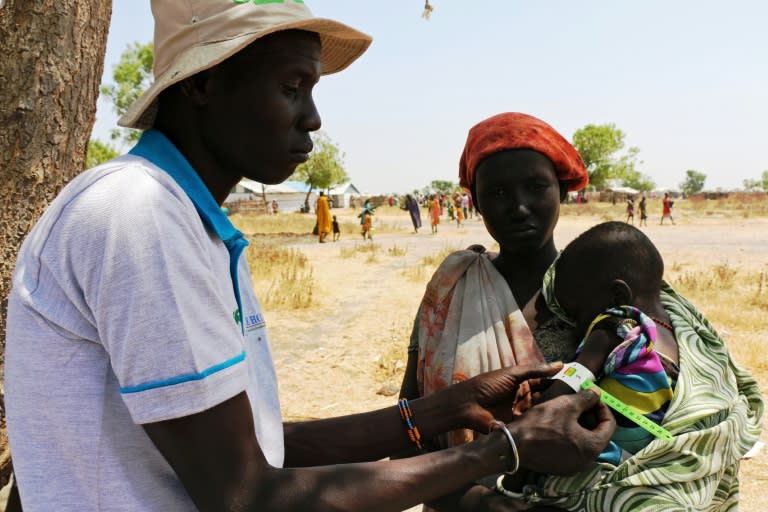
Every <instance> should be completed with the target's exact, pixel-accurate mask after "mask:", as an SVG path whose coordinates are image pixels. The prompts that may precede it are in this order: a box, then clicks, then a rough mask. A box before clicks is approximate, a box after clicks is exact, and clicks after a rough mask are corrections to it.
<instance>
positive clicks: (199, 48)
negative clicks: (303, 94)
mask: <svg viewBox="0 0 768 512" xmlns="http://www.w3.org/2000/svg"><path fill="white" fill-rule="evenodd" d="M285 30H306V31H308V32H315V33H317V34H318V35H319V36H320V45H321V50H320V65H321V69H322V74H323V75H329V74H331V73H336V72H338V71H341V70H342V69H344V68H346V67H347V66H349V65H350V64H352V63H353V62H354V61H355V60H357V58H358V57H360V56H361V55H362V54H363V53H365V51H366V50H367V49H368V47H369V46H370V45H371V41H372V40H373V39H372V38H371V36H369V35H367V34H365V33H363V32H360V31H358V30H355V29H353V28H352V27H350V26H347V25H345V24H343V23H339V22H338V21H334V20H329V19H325V18H310V19H306V20H299V21H295V22H291V23H285V24H282V25H276V26H274V27H271V28H270V29H269V30H262V31H259V32H255V33H251V34H244V35H241V36H239V37H235V38H232V39H226V40H222V41H216V42H215V43H206V44H201V45H196V46H193V47H191V48H189V49H188V50H186V51H185V52H183V53H182V54H180V55H179V56H178V58H176V59H175V61H174V64H173V66H171V67H170V68H169V69H167V70H166V71H165V72H163V73H162V74H161V75H160V76H157V77H155V81H154V82H153V83H152V85H151V86H150V87H149V88H148V89H147V90H146V91H144V94H142V95H141V96H140V97H139V98H138V99H137V100H136V101H134V102H133V103H132V104H131V105H130V107H128V110H126V112H125V114H123V116H122V117H121V118H120V120H119V121H118V122H117V124H118V125H119V126H123V127H126V128H136V129H139V130H146V129H149V128H152V126H153V125H154V122H155V116H156V115H157V96H158V95H159V94H160V93H161V92H162V91H164V90H165V89H167V88H168V87H170V86H171V85H173V84H175V83H177V82H180V81H182V80H184V79H185V78H187V77H190V76H192V75H194V74H196V73H199V72H200V71H203V70H206V69H208V68H211V67H213V66H215V65H217V64H219V63H221V62H223V61H225V60H226V59H228V58H229V57H231V56H232V55H234V54H236V53H237V52H239V51H240V50H242V49H243V48H245V47H246V46H248V45H249V44H251V43H252V42H254V41H256V40H257V39H261V38H262V37H265V36H268V35H269V34H274V33H275V32H282V31H285Z"/></svg>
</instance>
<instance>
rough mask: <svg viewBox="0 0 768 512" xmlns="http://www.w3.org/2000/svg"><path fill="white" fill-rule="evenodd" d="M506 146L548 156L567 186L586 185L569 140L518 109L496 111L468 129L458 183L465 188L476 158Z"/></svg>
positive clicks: (584, 173) (584, 171) (584, 172)
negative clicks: (517, 110) (499, 112)
mask: <svg viewBox="0 0 768 512" xmlns="http://www.w3.org/2000/svg"><path fill="white" fill-rule="evenodd" d="M508 149H532V150H534V151H538V152H539V153H541V154H543V155H544V156H546V157H547V158H549V160H550V161H551V162H552V163H553V164H554V166H555V172H557V179H558V180H559V181H561V182H563V183H565V186H566V187H567V189H568V190H581V189H582V188H584V187H586V186H587V183H588V181H589V177H588V175H587V168H586V167H585V166H584V162H583V161H582V159H581V156H579V153H578V152H577V151H576V149H574V147H573V146H572V145H571V143H570V142H568V141H567V140H566V139H565V138H564V137H563V136H562V135H560V134H559V133H558V132H557V131H556V130H555V129H554V128H552V127H551V126H549V125H548V124H547V123H545V122H544V121H542V120H541V119H537V118H535V117H533V116H529V115H527V114H521V113H518V112H505V113H503V114H497V115H495V116H493V117H489V118H488V119H486V120H485V121H481V122H480V123H478V124H476V125H475V126H473V127H472V129H470V130H469V134H468V135H467V143H466V144H465V146H464V152H463V153H462V154H461V160H460V161H459V184H460V185H461V186H462V187H464V188H466V189H469V188H470V186H471V185H472V183H473V182H474V180H475V170H476V169H477V166H478V165H479V164H480V162H481V161H482V160H483V159H484V158H485V157H487V156H489V155H492V154H493V153H498V152H499V151H505V150H508Z"/></svg>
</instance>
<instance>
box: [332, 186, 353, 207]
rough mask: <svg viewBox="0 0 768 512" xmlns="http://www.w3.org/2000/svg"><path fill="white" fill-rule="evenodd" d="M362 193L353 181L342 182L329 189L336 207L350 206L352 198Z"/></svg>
mask: <svg viewBox="0 0 768 512" xmlns="http://www.w3.org/2000/svg"><path fill="white" fill-rule="evenodd" d="M360 195H361V194H360V191H359V190H357V187H356V186H354V185H353V184H352V183H342V184H341V185H336V186H335V187H333V188H332V189H331V190H329V191H328V197H330V198H331V201H332V202H333V207H334V208H350V207H351V200H352V198H353V197H360Z"/></svg>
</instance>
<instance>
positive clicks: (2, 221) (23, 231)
mask: <svg viewBox="0 0 768 512" xmlns="http://www.w3.org/2000/svg"><path fill="white" fill-rule="evenodd" d="M3 3H5V5H3ZM0 6H2V7H0V55H2V58H0V379H2V377H3V374H4V372H3V363H4V357H2V356H3V354H4V352H5V327H6V326H5V320H6V313H7V310H8V293H9V292H10V289H11V274H12V272H13V268H14V265H15V262H16V253H17V252H18V250H19V247H20V245H21V242H22V240H23V239H24V237H25V236H26V235H27V233H28V232H29V230H30V228H32V226H33V225H34V223H35V221H36V220H37V219H38V217H39V216H40V214H41V213H42V212H43V210H44V209H45V207H46V206H47V205H48V203H49V202H50V201H51V200H52V199H53V198H54V197H56V194H58V192H59V191H60V190H61V188H62V187H63V186H64V185H65V184H66V183H67V182H68V181H69V180H70V179H72V177H73V176H75V175H76V174H78V173H79V172H80V171H81V170H82V167H83V162H84V161H85V152H86V146H87V143H88V139H89V138H90V134H91V128H93V123H94V121H95V119H96V100H97V98H98V96H99V83H100V82H101V73H102V69H103V66H104V52H105V50H106V43H107V32H108V30H109V21H110V17H111V14H112V2H111V0H87V1H86V0H37V1H29V0H7V1H5V2H3V1H2V0H0ZM0 382H1V380H0ZM0 391H3V394H2V395H0V486H4V485H5V484H6V482H7V481H8V478H9V475H10V471H11V460H10V453H9V450H8V443H7V436H6V431H5V407H4V390H2V389H0Z"/></svg>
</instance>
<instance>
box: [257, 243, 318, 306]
mask: <svg viewBox="0 0 768 512" xmlns="http://www.w3.org/2000/svg"><path fill="white" fill-rule="evenodd" d="M246 259H247V261H248V266H249V267H250V269H251V275H252V276H253V287H254V290H255V292H256V296H257V297H259V298H260V300H261V303H262V306H263V307H265V308H267V309H276V310H280V309H307V308H310V307H312V305H313V290H314V288H315V285H314V278H313V275H312V272H313V271H312V266H311V265H310V264H309V261H308V260H307V257H306V256H305V255H304V253H302V252H301V251H299V250H297V249H291V248H287V247H284V246H282V245H279V244H275V243H268V242H266V241H254V240H252V241H251V243H250V245H249V246H248V248H247V249H246Z"/></svg>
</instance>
